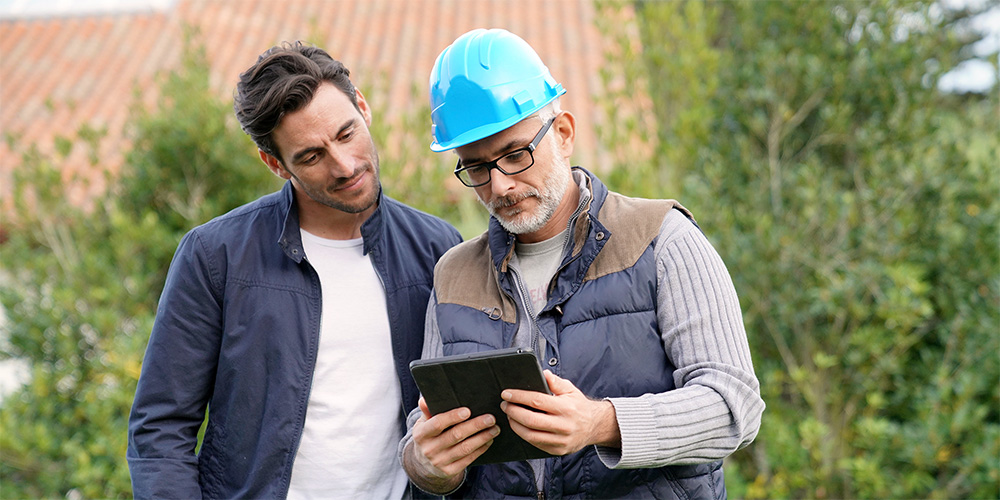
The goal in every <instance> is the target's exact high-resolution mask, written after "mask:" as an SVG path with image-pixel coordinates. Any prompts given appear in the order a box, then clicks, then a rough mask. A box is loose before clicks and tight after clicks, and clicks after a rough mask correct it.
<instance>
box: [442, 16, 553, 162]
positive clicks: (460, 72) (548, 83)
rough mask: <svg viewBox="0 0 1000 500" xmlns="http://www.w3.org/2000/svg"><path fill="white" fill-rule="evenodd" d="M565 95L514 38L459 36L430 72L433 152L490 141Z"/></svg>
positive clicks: (476, 33)
mask: <svg viewBox="0 0 1000 500" xmlns="http://www.w3.org/2000/svg"><path fill="white" fill-rule="evenodd" d="M565 93H566V89H564V88H563V86H562V85H560V84H559V83H558V82H556V81H555V79H554V78H552V75H551V74H550V73H549V69H548V68H546V67H545V64H543V63H542V60H541V59H540V58H539V57H538V54H536V53H535V51H534V50H533V49H532V48H531V46H530V45H528V43H527V42H525V41H524V40H522V39H521V38H520V37H518V36H517V35H515V34H513V33H511V32H509V31H507V30H502V29H491V30H485V29H477V30H472V31H470V32H468V33H466V34H464V35H462V36H460V37H458V38H457V39H456V40H455V41H454V42H453V43H452V44H451V45H449V46H448V47H446V48H445V49H444V51H442V52H441V54H440V55H438V57H437V60H436V61H434V69H432V70H431V78H430V98H431V120H432V122H433V125H432V126H431V130H432V133H433V135H434V142H432V143H431V150H433V151H447V150H449V149H454V148H457V147H459V146H464V145H466V144H469V143H471V142H475V141H478V140H479V139H482V138H484V137H489V136H491V135H493V134H495V133H497V132H500V131H501V130H504V129H507V128H509V127H511V126H512V125H514V124H516V123H517V122H519V121H521V120H523V119H525V118H527V117H528V116H530V115H531V114H532V113H534V112H536V111H538V110H539V109H542V107H543V106H545V105H546V104H548V103H549V102H551V101H552V100H553V99H555V98H556V97H559V96H561V95H563V94H565Z"/></svg>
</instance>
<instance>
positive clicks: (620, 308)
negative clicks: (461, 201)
mask: <svg viewBox="0 0 1000 500" xmlns="http://www.w3.org/2000/svg"><path fill="white" fill-rule="evenodd" d="M565 92H566V90H565V89H563V87H562V85H560V84H559V83H557V82H556V81H555V79H554V78H553V77H552V76H551V74H550V73H549V71H548V69H547V68H546V67H545V65H544V64H543V63H542V61H541V59H539V57H538V55H537V54H536V53H535V51H534V50H533V49H532V48H531V47H530V46H529V45H528V44H527V43H526V42H525V41H524V40H522V39H520V38H518V37H517V36H515V35H513V34H511V33H509V32H507V31H504V30H474V31H471V32H469V33H466V34H464V35H462V36H461V37H459V38H458V39H457V40H455V41H454V43H452V44H451V45H450V46H449V47H447V48H446V49H445V50H444V51H443V52H442V53H441V54H440V55H439V56H438V58H437V61H436V62H435V64H434V68H433V70H432V72H431V77H430V97H431V110H432V111H431V113H432V120H433V135H434V142H433V143H432V144H431V149H433V150H434V151H447V150H454V151H455V152H456V153H457V156H458V164H457V165H456V167H455V174H456V175H457V176H458V178H459V180H461V181H462V183H463V184H465V185H466V186H468V187H471V188H473V189H474V190H475V192H476V195H477V196H478V198H479V200H480V201H481V202H482V204H483V205H484V206H485V207H486V208H487V210H489V212H490V214H491V216H492V217H491V218H490V222H489V228H488V230H487V231H486V232H485V233H483V234H482V235H481V236H480V237H478V238H475V239H472V240H470V241H467V242H465V243H463V244H460V245H458V246H456V247H454V248H452V249H451V250H450V251H448V252H447V253H446V254H445V255H444V256H443V257H442V258H441V260H440V261H439V263H438V265H437V267H436V268H435V275H434V293H433V294H432V296H431V302H430V305H429V308H428V314H427V328H426V331H425V339H424V348H423V353H422V357H423V358H434V357H440V356H443V355H454V354H466V353H472V352H481V351H490V350H496V349H501V348H506V347H513V346H518V347H523V348H526V349H532V350H534V352H535V354H536V356H537V357H538V358H539V359H540V360H541V362H542V365H543V366H544V367H545V368H546V369H547V370H546V373H545V378H546V382H547V383H548V385H549V388H550V390H551V392H552V394H551V395H547V394H542V393H538V392H529V391H520V390H512V389H508V390H504V391H503V392H502V394H501V396H502V398H503V400H504V403H503V404H502V408H503V411H504V412H505V414H506V416H507V418H508V419H509V422H510V427H511V429H512V430H513V432H515V433H517V434H518V435H520V436H521V437H522V438H524V439H525V440H526V441H528V442H529V443H531V444H533V445H534V446H536V447H538V448H540V449H542V450H544V451H546V452H548V453H551V454H552V455H555V457H553V458H547V459H538V460H529V461H524V462H507V463H501V464H492V465H481V466H474V467H469V465H470V464H471V463H472V461H473V460H475V459H476V457H478V456H479V455H481V454H482V453H483V451H484V450H485V449H486V448H488V447H489V446H490V444H492V442H493V438H494V437H495V436H496V435H497V434H498V433H499V427H498V426H497V425H496V422H495V419H494V418H493V417H492V416H490V415H482V416H477V417H474V418H470V412H469V410H468V409H467V408H458V409H455V410H452V411H449V412H444V413H440V414H438V415H434V416H431V415H430V412H429V411H428V409H427V405H426V404H425V403H424V401H423V399H422V398H421V400H420V405H419V406H420V407H419V408H418V409H416V410H414V411H413V412H411V413H410V415H409V418H408V421H407V426H408V434H407V435H406V436H405V437H404V438H403V440H402V441H401V442H400V454H401V458H402V461H403V466H404V469H405V470H406V471H407V474H408V475H409V477H410V479H411V480H412V481H413V482H414V483H415V484H416V485H417V486H419V487H420V488H421V489H423V490H425V491H427V492H429V493H434V494H452V495H455V496H459V497H468V498H500V497H503V498H507V497H532V498H563V497H587V498H622V497H639V498H648V497H655V498H725V496H726V490H725V484H724V480H723V474H722V459H723V458H724V457H726V456H728V455H729V454H731V453H732V452H733V451H735V450H737V449H740V448H742V447H744V446H746V445H747V444H749V443H750V442H751V441H752V440H753V439H754V437H755V436H756V435H757V431H758V429H759V427H760V418H761V413H762V412H763V410H764V402H763V401H762V400H761V398H760V388H759V383H758V381H757V378H756V376H755V375H754V371H753V366H752V363H751V358H750V349H749V346H748V343H747V337H746V332H745V330H744V327H743V319H742V316H741V313H740V306H739V301H738V299H737V296H736V291H735V289H734V287H733V284H732V281H731V279H730V277H729V274H728V271H727V270H726V267H725V265H724V264H723V262H722V260H721V259H720V257H719V255H718V253H716V251H715V250H714V249H713V248H712V246H711V244H710V243H709V242H708V240H707V239H706V238H705V236H704V235H703V234H702V232H701V230H700V229H699V228H698V226H697V225H696V224H695V222H694V219H693V218H692V216H691V214H690V213H689V212H688V211H687V210H686V209H684V207H682V206H681V205H680V204H678V203H677V202H675V201H672V200H644V199H636V198H628V197H625V196H622V195H620V194H618V193H614V192H611V191H609V190H608V188H607V187H606V186H605V185H604V184H603V183H602V182H601V181H600V179H598V178H597V177H596V176H595V175H594V174H592V173H590V172H588V171H587V170H584V169H582V168H579V167H572V166H571V164H570V160H569V158H570V156H571V155H572V153H573V144H574V139H575V130H576V119H575V118H574V116H573V114H572V113H570V112H569V111H565V110H562V109H561V108H560V104H559V96H561V95H562V94H564V93H565Z"/></svg>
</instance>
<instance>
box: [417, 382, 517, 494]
mask: <svg viewBox="0 0 1000 500" xmlns="http://www.w3.org/2000/svg"><path fill="white" fill-rule="evenodd" d="M419 405H420V410H421V412H422V413H423V415H422V416H421V417H420V418H419V419H418V420H417V422H416V423H415V424H414V425H413V441H412V442H411V443H410V445H409V446H407V448H406V450H405V451H404V456H403V465H404V467H405V468H406V471H407V472H408V473H409V475H410V479H412V480H413V482H414V483H416V484H417V486H419V487H420V488H421V489H423V490H424V491H427V492H429V493H439V494H446V493H449V492H451V491H453V490H455V489H456V488H458V487H459V486H460V485H461V483H462V479H463V478H464V472H465V468H466V467H468V466H469V464H471V463H472V462H473V460H475V459H476V458H479V456H480V455H482V454H483V452H485V451H486V449H487V448H489V447H490V445H491V444H493V438H495V437H496V436H497V435H498V434H500V427H498V426H497V425H496V419H495V418H494V417H493V415H490V414H486V415H481V416H478V417H476V418H474V419H471V420H470V419H469V417H470V415H471V412H470V411H469V409H468V408H456V409H454V410H451V411H448V412H445V413H439V414H437V415H434V416H433V417H432V416H431V414H430V410H428V409H427V403H426V402H424V398H423V397H421V398H420V401H419Z"/></svg>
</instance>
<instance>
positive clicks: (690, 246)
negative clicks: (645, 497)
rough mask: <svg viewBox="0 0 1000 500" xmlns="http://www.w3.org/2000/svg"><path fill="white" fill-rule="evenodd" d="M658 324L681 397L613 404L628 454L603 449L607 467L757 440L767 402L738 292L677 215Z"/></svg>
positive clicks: (673, 459) (683, 460) (665, 258)
mask: <svg viewBox="0 0 1000 500" xmlns="http://www.w3.org/2000/svg"><path fill="white" fill-rule="evenodd" d="M655 251H656V261H657V282H658V283H657V304H658V305H657V307H658V309H657V313H656V315H657V321H658V323H659V327H660V335H661V336H662V339H663V347H664V350H665V351H666V355H667V357H668V358H669V359H670V361H671V362H672V363H673V364H674V366H675V367H676V371H674V384H675V385H676V387H677V388H676V389H675V390H672V391H667V392H663V393H659V394H645V395H642V396H639V397H629V398H611V399H610V401H611V403H612V404H613V405H614V407H615V412H616V415H617V419H618V427H619V429H620V430H621V436H622V447H621V449H620V450H619V449H617V448H605V447H597V452H598V455H599V456H600V458H601V460H602V461H603V462H604V464H605V465H607V466H608V467H610V468H616V469H625V468H638V467H656V466H662V465H671V464H691V463H702V462H710V461H713V460H718V459H721V458H724V457H726V456H727V455H729V454H731V453H732V452H734V451H736V450H737V449H739V448H742V447H744V446H746V445H747V444H749V443H750V442H751V441H753V439H754V437H755V436H756V435H757V431H758V429H759V428H760V418H761V413H762V412H763V411H764V401H763V400H762V399H761V398H760V384H759V383H758V381H757V377H756V376H755V375H754V371H753V364H752V362H751V359H750V347H749V345H748V342H747V336H746V330H745V329H744V327H743V316H742V313H741V312H740V304H739V300H738V299H737V297H736V290H735V288H734V287H733V282H732V280H731V278H730V277H729V272H728V271H727V270H726V266H725V264H723V262H722V259H721V258H720V257H719V254H718V253H717V252H716V251H715V249H714V248H713V247H712V245H711V243H709V241H708V239H707V238H705V235H703V234H702V233H701V231H700V230H699V229H698V228H697V227H695V225H694V224H692V222H691V221H690V220H689V219H687V217H685V216H684V215H683V214H682V213H681V212H680V211H678V210H671V211H670V212H669V213H668V214H667V216H666V217H665V218H664V220H663V224H662V225H661V227H660V235H659V236H658V237H657V240H656V242H655Z"/></svg>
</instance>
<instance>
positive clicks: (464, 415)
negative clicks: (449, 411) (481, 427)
mask: <svg viewBox="0 0 1000 500" xmlns="http://www.w3.org/2000/svg"><path fill="white" fill-rule="evenodd" d="M470 416H472V410H469V409H468V408H462V409H461V410H458V418H469V417H470Z"/></svg>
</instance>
